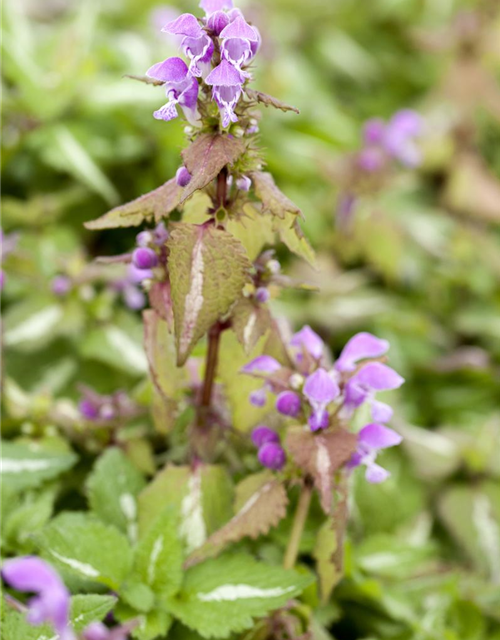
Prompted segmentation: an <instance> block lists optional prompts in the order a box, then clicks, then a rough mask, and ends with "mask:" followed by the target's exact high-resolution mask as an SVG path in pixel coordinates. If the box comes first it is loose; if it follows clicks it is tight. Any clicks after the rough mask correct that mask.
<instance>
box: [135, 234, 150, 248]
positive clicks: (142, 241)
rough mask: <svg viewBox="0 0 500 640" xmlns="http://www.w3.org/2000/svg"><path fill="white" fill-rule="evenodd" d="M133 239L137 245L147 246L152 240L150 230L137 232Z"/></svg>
mask: <svg viewBox="0 0 500 640" xmlns="http://www.w3.org/2000/svg"><path fill="white" fill-rule="evenodd" d="M135 241H136V243H137V246H138V247H147V246H149V245H150V244H151V243H152V242H153V234H152V233H151V231H141V232H140V233H138V234H137V236H136V238H135Z"/></svg>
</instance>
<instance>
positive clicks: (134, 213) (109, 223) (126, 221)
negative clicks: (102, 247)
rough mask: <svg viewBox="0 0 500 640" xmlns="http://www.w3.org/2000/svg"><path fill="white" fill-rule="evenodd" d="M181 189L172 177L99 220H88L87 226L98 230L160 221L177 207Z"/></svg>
mask: <svg viewBox="0 0 500 640" xmlns="http://www.w3.org/2000/svg"><path fill="white" fill-rule="evenodd" d="M181 191H182V189H181V188H180V187H179V186H177V183H176V181H175V178H172V180H169V181H168V182H165V184H163V185H162V186H161V187H158V189H155V190H154V191H150V192H149V193H146V194H145V195H143V196H140V197H139V198H136V199H135V200H132V202H128V203H127V204H122V205H120V206H119V207H115V208H114V209H111V211H108V213H105V214H104V215H103V216H101V217H100V218H97V220H91V221H90V222H86V223H85V227H86V228H87V229H91V230H93V231H96V230H99V229H115V228H117V227H137V226H139V225H140V224H142V223H143V222H146V221H147V222H152V221H155V222H159V221H160V220H161V219H162V218H167V217H168V216H169V215H170V214H171V213H172V211H174V210H175V209H177V207H178V206H179V198H180V194H181Z"/></svg>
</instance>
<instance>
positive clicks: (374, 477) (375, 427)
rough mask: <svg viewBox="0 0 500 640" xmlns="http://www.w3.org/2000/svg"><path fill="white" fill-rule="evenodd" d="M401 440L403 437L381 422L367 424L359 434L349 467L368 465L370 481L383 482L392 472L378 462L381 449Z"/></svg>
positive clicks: (394, 444) (367, 470)
mask: <svg viewBox="0 0 500 640" xmlns="http://www.w3.org/2000/svg"><path fill="white" fill-rule="evenodd" d="M401 441H402V437H401V436H400V435H399V433H396V431H394V430H393V429H389V427H385V426H383V425H381V424H375V423H372V424H367V425H366V427H363V429H361V431H360V432H359V434H358V447H357V450H356V453H354V455H353V456H352V458H351V460H350V462H349V467H350V468H351V469H352V468H354V467H358V466H359V465H362V464H363V465H365V466H366V473H365V477H366V479H367V480H368V482H371V483H372V484H378V483H380V482H383V481H384V480H386V479H387V478H388V477H389V476H390V473H389V472H388V471H387V469H384V468H383V467H381V466H380V465H378V464H376V462H375V460H376V458H377V454H378V452H379V451H380V450H381V449H387V448H388V447H394V446H396V445H398V444H400V443H401Z"/></svg>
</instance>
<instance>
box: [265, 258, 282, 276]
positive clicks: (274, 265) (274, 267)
mask: <svg viewBox="0 0 500 640" xmlns="http://www.w3.org/2000/svg"><path fill="white" fill-rule="evenodd" d="M266 268H267V270H268V271H269V272H270V273H272V274H273V276H276V275H277V274H278V273H279V272H280V271H281V265H280V263H279V262H278V261H277V260H269V262H268V263H267V264H266Z"/></svg>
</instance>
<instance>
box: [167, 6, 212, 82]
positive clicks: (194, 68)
mask: <svg viewBox="0 0 500 640" xmlns="http://www.w3.org/2000/svg"><path fill="white" fill-rule="evenodd" d="M162 31H165V32H166V33H170V34H172V35H180V36H184V39H183V40H182V42H181V47H182V50H183V51H184V53H185V54H186V55H187V56H188V57H189V58H190V60H191V64H190V65H189V73H190V74H191V75H193V76H195V77H197V78H200V77H201V76H203V75H206V74H207V73H208V70H209V68H210V61H211V59H212V56H213V53H214V43H213V42H212V39H211V38H210V37H209V36H208V35H207V34H206V33H205V32H204V31H203V29H202V28H201V26H200V23H199V22H198V20H197V19H196V18H195V16H193V15H191V14H190V13H183V14H182V15H181V16H179V17H178V18H177V19H176V20H173V21H172V22H169V23H168V24H166V25H165V26H164V27H163V29H162Z"/></svg>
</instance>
